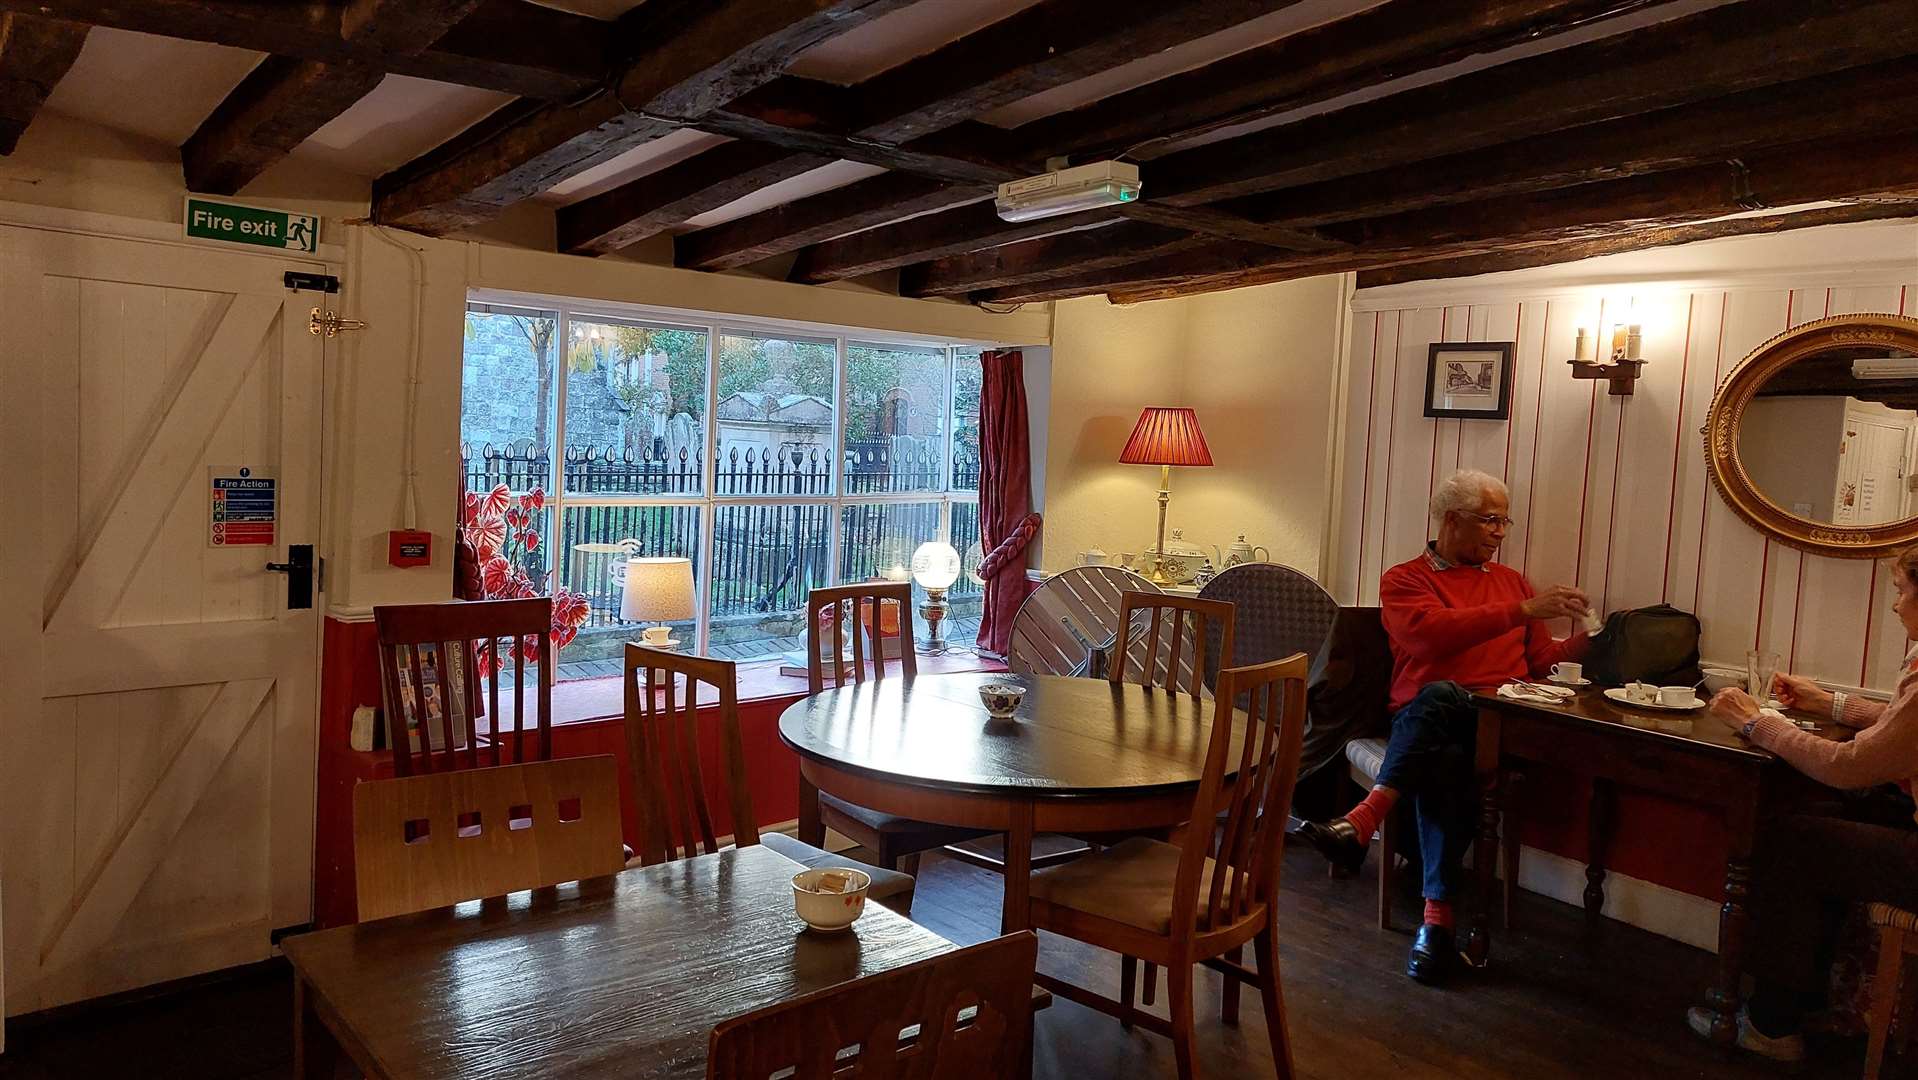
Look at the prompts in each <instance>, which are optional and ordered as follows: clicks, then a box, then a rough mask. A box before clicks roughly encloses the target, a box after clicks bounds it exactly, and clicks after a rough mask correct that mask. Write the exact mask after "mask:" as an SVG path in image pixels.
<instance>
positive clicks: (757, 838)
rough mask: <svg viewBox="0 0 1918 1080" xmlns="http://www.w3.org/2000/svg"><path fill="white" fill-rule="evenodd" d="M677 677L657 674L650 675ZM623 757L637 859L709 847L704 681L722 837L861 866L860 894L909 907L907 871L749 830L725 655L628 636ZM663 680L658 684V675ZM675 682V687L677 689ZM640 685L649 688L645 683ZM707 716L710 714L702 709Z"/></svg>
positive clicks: (905, 911) (735, 680) (651, 860)
mask: <svg viewBox="0 0 1918 1080" xmlns="http://www.w3.org/2000/svg"><path fill="white" fill-rule="evenodd" d="M661 674H664V675H667V676H678V677H680V678H683V679H684V680H685V682H684V683H680V682H679V679H678V678H671V677H667V678H657V677H656V676H658V675H661ZM625 679H626V756H627V762H628V767H629V768H630V770H631V776H632V784H633V798H634V800H635V801H636V802H637V803H638V806H639V836H640V846H639V853H638V855H637V856H636V857H635V859H634V860H633V861H634V863H635V864H637V865H640V866H652V865H655V864H657V863H663V862H671V861H673V860H675V859H687V858H691V857H692V856H694V855H703V854H707V853H709V852H714V851H718V850H719V849H720V847H721V846H723V845H721V843H720V841H719V837H718V835H717V834H718V833H719V831H720V829H721V828H722V827H723V826H722V825H721V824H719V822H718V819H716V818H715V817H714V816H713V812H712V807H711V805H710V803H709V801H708V799H709V796H710V794H711V792H712V791H713V787H712V785H711V784H709V783H707V781H706V773H705V769H704V768H703V767H702V765H701V763H700V753H699V747H700V743H701V742H702V741H704V740H702V738H701V722H700V718H699V706H698V700H699V685H700V684H701V683H704V684H706V685H707V686H710V687H712V688H713V692H714V696H715V698H716V699H717V700H716V712H717V716H716V719H717V720H718V722H719V732H718V734H719V755H720V772H721V773H722V774H723V776H724V778H725V780H724V782H725V789H726V809H727V813H728V817H730V819H731V820H730V821H728V822H726V823H725V824H727V825H730V826H731V827H732V842H733V844H734V845H736V846H738V847H749V846H751V845H753V844H761V843H763V844H765V845H766V847H768V848H771V849H772V850H774V851H777V852H778V853H780V854H781V855H784V856H786V857H787V858H789V859H791V860H793V861H794V862H796V863H799V864H801V865H802V866H805V867H807V868H809V869H811V868H815V867H822V866H834V867H847V868H851V869H854V870H863V871H865V872H866V873H867V874H868V875H870V876H871V877H872V886H871V888H870V889H869V890H868V892H867V894H866V895H868V896H869V897H871V898H872V899H873V900H876V901H878V902H879V903H881V904H884V905H886V906H887V907H889V908H891V909H892V910H894V911H897V912H898V913H900V914H901V915H910V914H911V913H912V891H913V879H912V877H911V875H909V874H902V873H899V872H898V871H895V870H886V869H881V868H880V867H877V866H868V865H866V864H865V863H862V862H859V861H857V860H855V859H849V858H846V857H844V856H840V855H834V854H833V853H832V852H829V851H826V850H825V849H823V848H818V847H814V846H813V845H811V844H807V843H804V842H803V841H800V840H796V839H794V838H793V837H790V836H787V835H786V834H785V833H780V832H769V833H761V832H760V831H759V825H758V821H759V818H758V817H757V816H756V815H755V814H754V813H753V799H752V788H751V786H750V785H749V784H748V782H747V779H746V747H745V743H744V741H743V740H742V739H741V737H740V733H739V669H738V665H736V664H734V663H733V662H732V661H731V660H714V659H709V658H707V657H703V656H689V655H687V654H685V653H681V652H669V651H667V650H664V649H655V648H651V647H649V646H645V645H640V644H637V643H632V642H629V643H627V645H626V661H625ZM662 683H663V684H664V685H661V684H662ZM682 687H683V692H682ZM649 688H650V689H649ZM709 715H711V714H709Z"/></svg>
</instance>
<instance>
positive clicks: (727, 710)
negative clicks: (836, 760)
mask: <svg viewBox="0 0 1918 1080" xmlns="http://www.w3.org/2000/svg"><path fill="white" fill-rule="evenodd" d="M656 672H661V673H665V674H667V675H668V676H679V677H683V678H684V679H685V682H684V684H683V686H682V685H681V684H680V680H679V678H670V677H669V678H666V679H663V680H655V678H654V675H655V673H656ZM625 676H626V756H627V763H628V767H629V768H630V769H631V775H632V781H633V785H632V786H633V797H634V800H635V801H636V802H637V803H638V804H639V839H640V846H639V858H640V862H641V863H643V864H644V865H646V866H652V865H654V864H656V863H662V862H670V861H672V860H674V859H684V858H689V857H691V856H694V855H702V854H705V853H707V852H712V851H718V850H719V848H720V843H719V839H718V837H717V835H716V832H717V828H716V827H715V825H714V824H713V814H712V809H711V807H710V806H708V804H707V801H706V791H707V787H706V776H705V772H704V770H703V769H702V768H701V767H700V754H699V742H700V739H699V719H698V717H699V684H700V683H705V684H706V685H708V686H710V687H712V688H713V690H714V692H715V694H716V695H717V698H718V716H719V740H720V750H721V755H722V757H723V758H724V760H725V766H726V794H727V797H728V799H729V801H730V804H731V805H730V807H729V809H730V810H731V813H732V827H733V842H734V843H736V844H738V845H739V846H740V847H745V846H747V845H749V844H757V843H759V828H758V826H757V825H755V824H754V821H755V818H754V817H753V804H752V791H751V789H749V788H748V787H747V786H746V748H745V745H744V743H743V742H742V741H741V739H740V735H739V677H738V676H739V673H738V669H737V666H736V665H735V664H734V663H733V662H732V661H731V660H713V659H708V658H706V657H703V656H688V655H687V654H685V653H679V652H668V651H666V650H664V649H654V648H649V647H647V646H645V645H637V644H631V643H629V644H627V646H626V662H625ZM656 681H662V682H664V683H665V685H664V686H655V685H654V684H655V682H656Z"/></svg>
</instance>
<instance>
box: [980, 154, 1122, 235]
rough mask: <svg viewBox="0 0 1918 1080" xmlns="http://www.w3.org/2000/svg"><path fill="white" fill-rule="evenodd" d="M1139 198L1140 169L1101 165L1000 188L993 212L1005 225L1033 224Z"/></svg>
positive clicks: (1109, 163)
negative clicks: (1044, 219)
mask: <svg viewBox="0 0 1918 1080" xmlns="http://www.w3.org/2000/svg"><path fill="white" fill-rule="evenodd" d="M1138 197H1139V167H1138V166H1137V165H1131V164H1127V163H1126V162H1123V161H1099V162H1094V163H1093V164H1091V165H1078V166H1075V167H1073V168H1070V169H1059V170H1056V171H1054V172H1048V173H1041V174H1039V175H1038V176H1029V177H1027V178H1025V179H1024V180H1011V181H1007V182H1006V183H1003V184H1000V185H999V195H998V198H996V199H994V200H993V208H994V209H995V210H997V211H998V212H999V217H1000V219H1001V220H1004V221H1033V220H1035V219H1038V218H1048V217H1057V216H1059V215H1060V214H1071V213H1075V212H1077V211H1080V210H1091V209H1095V208H1097V207H1101V206H1118V205H1120V204H1123V203H1129V202H1133V201H1134V200H1136V199H1138Z"/></svg>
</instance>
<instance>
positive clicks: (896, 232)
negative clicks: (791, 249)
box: [787, 202, 1271, 285]
mask: <svg viewBox="0 0 1918 1080" xmlns="http://www.w3.org/2000/svg"><path fill="white" fill-rule="evenodd" d="M1119 217H1120V214H1119V208H1118V207H1116V206H1114V207H1100V208H1098V209H1096V210H1082V211H1080V212H1078V213H1076V214H1066V215H1063V216H1061V217H1054V218H1043V219H1040V220H1038V221H1018V222H1014V221H1001V220H1000V219H999V215H998V212H997V211H995V210H994V209H993V205H992V203H991V202H979V203H973V204H971V205H968V206H962V207H959V208H958V209H956V210H948V211H946V212H944V213H940V214H926V215H924V216H921V217H916V218H913V219H911V220H909V221H901V222H899V223H898V224H895V225H888V226H885V227H883V228H878V229H867V230H866V231H865V232H857V233H853V234H852V235H850V236H842V237H840V238H839V239H837V240H829V241H827V242H825V243H823V244H815V245H813V246H812V247H809V248H806V249H805V250H804V251H801V252H800V253H799V258H798V259H797V260H795V261H794V263H793V266H792V272H791V273H789V274H788V275H787V280H788V281H798V282H804V283H806V284H809V285H817V284H820V283H821V282H827V281H843V280H845V279H847V278H855V277H863V276H865V275H867V274H876V273H878V272H880V271H882V270H893V269H897V268H898V267H901V266H905V265H907V264H908V263H916V262H925V261H927V260H930V259H940V258H945V257H947V256H951V255H964V254H966V253H968V252H973V251H979V250H982V249H985V248H990V247H998V246H1000V245H1002V244H1016V243H1018V242H1019V241H1021V240H1031V239H1034V238H1036V237H1040V236H1051V235H1052V234H1054V233H1064V232H1073V231H1075V230H1078V229H1093V228H1098V227H1100V226H1102V225H1109V224H1111V223H1112V222H1114V221H1117V220H1119ZM1266 251H1267V252H1268V253H1269V252H1270V251H1271V249H1270V248H1267V249H1266Z"/></svg>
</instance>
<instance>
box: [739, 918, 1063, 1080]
mask: <svg viewBox="0 0 1918 1080" xmlns="http://www.w3.org/2000/svg"><path fill="white" fill-rule="evenodd" d="M1038 948H1039V939H1038V937H1037V936H1035V935H1034V934H1033V933H1032V932H1031V931H1029V930H1022V931H1020V932H1018V933H1016V934H1009V935H1007V936H1005V937H1002V938H996V939H994V940H992V941H988V942H984V943H983V944H979V945H974V946H972V947H970V948H965V949H959V950H957V951H954V952H949V953H946V954H945V955H943V956H936V957H933V958H932V959H930V960H922V961H920V962H919V963H916V964H910V965H908V966H906V967H902V968H897V969H895V970H893V971H888V972H885V973H883V974H880V975H872V976H868V977H867V978H864V979H858V980H856V981H853V982H847V983H841V984H840V985H838V986H835V987H831V988H829V989H826V990H821V991H818V992H817V993H813V994H808V995H806V996H805V997H802V998H798V999H795V1000H793V1001H787V1002H782V1003H780V1004H778V1005H774V1006H771V1007H769V1008H765V1009H761V1010H759V1011H758V1012H753V1013H747V1014H746V1015H744V1016H740V1017H736V1018H734V1019H732V1020H728V1021H726V1022H725V1023H723V1024H721V1025H719V1026H718V1027H716V1028H714V1029H713V1037H712V1043H711V1049H710V1052H709V1053H708V1055H707V1060H706V1076H707V1078H708V1080H767V1078H768V1077H774V1076H777V1077H782V1078H790V1080H838V1078H842V1077H857V1078H858V1080H906V1078H913V1080H920V1078H926V1080H930V1078H932V1077H957V1076H968V1077H1004V1076H1018V1075H1021V1072H1022V1070H1021V1069H1020V1067H1019V1059H1020V1056H1021V1055H1024V1054H1029V1053H1031V1050H1030V1048H1029V1041H1030V1040H1029V1038H1028V1035H1029V1033H1030V1032H1031V1030H1032V996H1031V995H1032V979H1033V966H1034V962H1035V961H1036V960H1037V958H1038Z"/></svg>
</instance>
